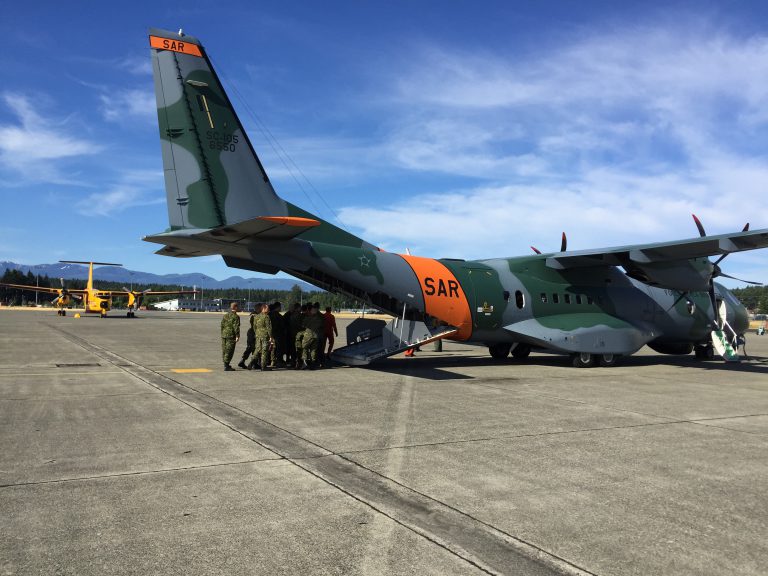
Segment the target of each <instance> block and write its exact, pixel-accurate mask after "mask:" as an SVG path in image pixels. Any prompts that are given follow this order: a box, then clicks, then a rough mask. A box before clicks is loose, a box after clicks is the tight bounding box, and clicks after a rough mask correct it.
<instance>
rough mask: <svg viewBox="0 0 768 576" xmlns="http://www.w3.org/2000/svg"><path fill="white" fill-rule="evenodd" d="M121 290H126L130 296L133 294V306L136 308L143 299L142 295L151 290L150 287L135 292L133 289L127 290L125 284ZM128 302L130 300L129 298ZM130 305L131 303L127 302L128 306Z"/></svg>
mask: <svg viewBox="0 0 768 576" xmlns="http://www.w3.org/2000/svg"><path fill="white" fill-rule="evenodd" d="M123 290H124V291H125V292H128V294H130V295H131V296H133V308H134V309H136V310H138V309H139V307H140V306H141V301H142V300H143V299H144V296H145V295H146V294H147V292H151V291H152V288H147V289H146V290H143V291H141V292H137V291H135V290H129V289H128V288H126V287H125V286H123ZM129 302H130V300H129ZM130 307H131V304H129V308H130Z"/></svg>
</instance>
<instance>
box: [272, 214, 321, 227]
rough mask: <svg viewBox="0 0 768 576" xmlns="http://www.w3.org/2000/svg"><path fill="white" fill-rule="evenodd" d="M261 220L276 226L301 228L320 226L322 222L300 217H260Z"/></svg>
mask: <svg viewBox="0 0 768 576" xmlns="http://www.w3.org/2000/svg"><path fill="white" fill-rule="evenodd" d="M259 220H267V221H269V222H274V223H275V224H283V225H285V226H297V227H299V228H311V227H312V226H320V222H318V221H317V220H313V219H312V218H300V217H299V216H260V217H259Z"/></svg>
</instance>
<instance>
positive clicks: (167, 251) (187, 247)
mask: <svg viewBox="0 0 768 576" xmlns="http://www.w3.org/2000/svg"><path fill="white" fill-rule="evenodd" d="M319 225H320V222H319V221H318V220H314V219H313V218H300V217H296V216H259V217H257V218H252V219H251V220H244V221H243V222H238V223H237V224H229V225H227V226H219V227H217V228H210V229H203V230H201V229H197V230H195V229H183V230H174V231H172V232H163V233H162V234H155V235H153V236H146V237H144V240H146V241H147V242H156V243H158V244H165V247H164V248H162V249H160V250H158V251H157V252H155V254H160V255H162V256H175V257H176V258H191V257H195V256H210V255H212V254H221V250H219V249H218V248H217V246H216V244H217V243H219V242H226V243H228V244H242V245H247V244H248V243H249V241H250V240H290V239H291V238H294V237H296V236H298V235H299V234H301V233H302V232H306V231H307V230H309V229H310V228H314V227H315V226H319ZM189 240H195V241H200V240H202V241H204V242H189Z"/></svg>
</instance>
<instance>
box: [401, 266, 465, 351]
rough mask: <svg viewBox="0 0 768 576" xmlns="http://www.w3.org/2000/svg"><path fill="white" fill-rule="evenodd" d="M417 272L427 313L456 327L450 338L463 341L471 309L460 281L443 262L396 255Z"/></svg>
mask: <svg viewBox="0 0 768 576" xmlns="http://www.w3.org/2000/svg"><path fill="white" fill-rule="evenodd" d="M399 256H400V257H401V258H403V260H405V261H406V262H408V264H409V265H410V267H411V268H412V269H413V271H414V272H415V273H416V276H417V277H418V279H419V284H420V285H421V292H422V294H424V304H425V306H426V312H427V314H429V315H430V316H434V317H435V318H439V319H440V320H444V321H445V322H447V323H448V324H450V325H451V326H456V328H458V329H459V331H458V333H457V334H456V335H455V336H453V337H451V339H455V340H466V339H468V338H469V337H470V335H471V334H472V312H471V311H470V308H469V302H468V301H467V296H466V294H464V290H463V289H462V287H461V284H460V283H459V281H458V280H457V279H456V276H454V275H453V272H451V271H450V270H449V269H448V268H446V267H445V265H444V264H442V263H441V262H438V261H437V260H433V259H432V258H422V257H420V256H409V255H407V254H400V255H399Z"/></svg>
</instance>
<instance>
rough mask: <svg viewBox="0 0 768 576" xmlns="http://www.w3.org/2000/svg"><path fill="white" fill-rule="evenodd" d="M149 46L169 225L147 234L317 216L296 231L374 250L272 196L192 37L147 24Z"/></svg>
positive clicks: (174, 248) (161, 239) (177, 250)
mask: <svg viewBox="0 0 768 576" xmlns="http://www.w3.org/2000/svg"><path fill="white" fill-rule="evenodd" d="M149 44H150V47H151V49H152V69H153V73H154V79H155V96H156V99H157V116H158V121H159V125H160V140H161V144H162V155H163V169H164V171H165V190H166V194H167V204H168V219H169V222H170V230H168V231H167V232H165V233H163V234H160V235H154V236H151V237H147V238H146V239H147V240H150V241H153V242H160V243H165V241H166V240H170V238H169V237H168V236H166V235H167V234H174V233H176V234H182V235H184V234H186V233H188V232H189V233H191V234H197V233H198V232H200V230H211V229H216V231H217V232H218V231H222V230H223V232H224V233H226V232H227V231H228V230H231V227H232V226H233V225H235V224H242V225H244V226H245V227H246V228H248V229H249V230H250V229H251V228H253V227H254V226H255V227H256V228H258V229H259V230H261V227H262V225H263V224H264V222H265V221H269V220H272V221H274V220H276V219H277V220H285V219H287V221H291V222H299V221H308V220H312V221H316V222H317V225H316V226H312V227H308V226H299V227H298V228H297V229H296V230H295V232H296V234H301V238H302V239H304V240H308V241H313V242H314V241H317V242H326V243H331V244H340V245H345V246H357V247H359V246H366V247H369V248H373V249H376V248H375V247H374V246H372V245H370V244H368V243H367V242H365V241H363V240H362V239H360V238H358V237H356V236H354V235H353V234H351V233H349V232H347V231H346V230H343V229H341V228H339V227H337V226H335V225H333V224H331V223H330V222H327V221H325V220H323V219H321V218H318V217H317V216H315V215H313V214H311V213H310V212H307V211H306V210H303V209H301V208H300V207H298V206H296V205H294V204H291V203H289V202H286V201H285V200H283V199H282V198H280V197H279V196H278V195H277V193H276V192H275V190H274V188H273V187H272V184H271V182H270V181H269V177H268V176H267V173H266V171H265V170H264V167H263V165H262V164H261V161H260V160H259V157H258V156H257V155H256V152H255V151H254V149H253V146H252V145H251V142H250V140H249V139H248V135H247V134H246V133H245V130H244V129H243V125H242V124H241V122H240V120H239V118H238V117H237V113H236V112H235V109H234V107H233V106H232V103H231V102H230V100H229V98H228V97H227V94H226V92H225V91H224V88H223V86H222V84H221V82H220V81H219V78H218V76H217V75H216V72H215V71H214V69H213V66H212V64H211V62H210V60H209V58H208V56H207V55H206V52H205V49H204V48H203V45H202V44H201V43H200V41H199V40H198V39H197V38H194V37H192V36H186V35H184V34H183V33H182V32H181V31H179V33H175V32H168V31H165V30H157V29H150V32H149ZM273 223H274V222H273ZM283 223H285V222H283ZM192 230H194V232H191V231H192ZM296 234H294V235H296ZM177 243H178V242H177ZM168 248H169V250H171V252H172V253H171V252H168V251H165V252H162V253H163V254H168V255H182V254H183V255H202V254H203V252H201V251H200V250H197V251H193V253H192V254H188V253H187V252H185V251H184V250H183V249H182V248H180V247H179V246H176V245H175V244H174V245H168ZM174 251H175V252H174ZM214 253H215V252H214Z"/></svg>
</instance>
